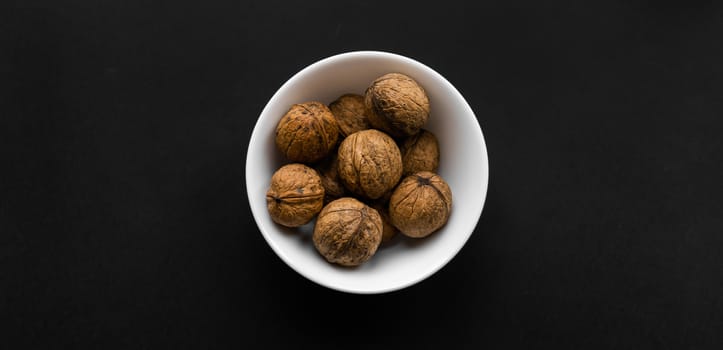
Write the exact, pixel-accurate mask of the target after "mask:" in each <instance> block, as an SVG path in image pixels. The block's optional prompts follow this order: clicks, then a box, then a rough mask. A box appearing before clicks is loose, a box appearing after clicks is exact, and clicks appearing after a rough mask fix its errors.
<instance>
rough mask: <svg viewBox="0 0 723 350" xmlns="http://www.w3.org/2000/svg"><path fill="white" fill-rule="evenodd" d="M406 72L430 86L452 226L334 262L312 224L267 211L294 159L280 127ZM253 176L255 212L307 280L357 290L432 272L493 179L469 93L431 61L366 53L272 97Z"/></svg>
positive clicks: (256, 142) (469, 225)
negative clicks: (298, 109) (279, 142)
mask: <svg viewBox="0 0 723 350" xmlns="http://www.w3.org/2000/svg"><path fill="white" fill-rule="evenodd" d="M389 72H399V73H403V74H407V75H409V76H411V77H413V78H414V79H415V80H417V81H418V82H419V83H420V84H421V85H422V86H423V87H424V89H425V90H426V92H427V94H428V96H429V99H430V105H431V114H430V118H429V122H428V124H427V125H426V126H425V128H426V129H428V130H430V131H432V132H433V133H434V134H435V135H436V136H437V138H438V141H439V145H440V165H439V170H438V173H439V175H441V176H442V177H443V178H444V179H445V180H446V181H447V183H448V184H449V186H450V188H451V190H452V197H453V205H452V214H451V216H450V218H449V221H448V222H447V224H446V225H445V226H444V227H442V228H441V229H440V230H439V231H437V232H435V233H433V234H432V235H430V236H428V237H427V238H424V239H418V240H413V239H409V238H406V237H396V238H395V239H393V240H392V241H391V242H389V243H387V244H383V245H382V246H380V247H379V249H378V250H377V253H376V255H375V256H373V257H372V258H371V259H370V260H368V261H367V262H366V263H364V264H362V265H361V266H359V267H356V268H344V267H339V266H336V265H332V264H329V263H327V262H326V261H325V260H324V258H323V257H322V256H321V255H319V254H318V253H317V252H316V250H315V249H314V246H313V243H312V241H311V233H312V230H313V222H312V223H310V224H308V225H306V226H304V227H302V228H300V229H288V228H284V227H282V226H280V225H277V224H275V223H274V222H273V221H272V220H271V218H270V216H269V214H268V212H267V209H266V198H265V195H266V190H267V189H268V186H269V182H270V179H271V176H272V175H273V173H274V171H276V170H277V169H278V168H279V167H280V166H281V165H283V164H286V163H288V161H287V160H285V159H284V158H283V156H282V155H281V154H280V152H278V151H277V150H276V146H275V144H274V132H275V128H276V124H277V123H278V121H279V119H280V118H281V116H282V115H283V114H284V113H285V112H286V111H287V110H288V109H289V107H290V106H291V105H292V104H294V103H300V102H305V101H311V100H315V101H320V102H323V103H326V104H328V103H330V102H332V101H334V100H335V99H336V98H337V97H339V96H340V95H342V94H344V93H357V94H363V93H364V90H365V89H366V88H367V86H368V85H369V84H370V83H371V82H372V81H373V80H374V79H375V78H377V77H378V76H380V75H383V74H385V73H389ZM246 182H247V184H246V185H247V191H248V196H249V202H250V206H251V211H252V213H253V215H254V218H255V220H256V223H257V224H258V227H259V229H260V231H261V233H262V234H263V236H264V238H265V239H266V241H267V242H268V244H269V245H270V246H271V248H272V249H273V250H274V251H275V252H276V254H277V255H278V256H279V257H280V258H281V259H282V260H283V261H285V262H286V263H287V264H288V265H289V266H291V267H292V268H293V269H294V270H296V271H297V272H298V273H300V274H301V275H303V276H305V277H306V278H308V279H310V280H312V281H314V282H316V283H318V284H321V285H323V286H326V287H329V288H332V289H336V290H340V291H345V292H352V293H381V292H388V291H392V290H396V289H400V288H404V287H406V286H409V285H411V284H414V283H416V282H419V281H421V280H423V279H424V278H426V277H428V276H430V275H431V274H433V273H434V272H436V271H437V270H439V269H440V268H441V267H442V266H444V265H445V264H446V263H447V262H448V261H449V260H450V259H452V258H453V257H454V256H455V255H456V254H457V252H458V251H459V250H460V249H461V248H462V246H463V245H464V244H465V242H466V241H467V239H468V238H469V236H470V235H471V234H472V232H473V231H474V228H475V226H476V225H477V222H478V220H479V217H480V214H481V213H482V207H483V205H484V200H485V196H486V193H487V182H488V163H487V150H486V147H485V143H484V138H483V136H482V131H481V129H480V126H479V123H478V122H477V119H476V118H475V115H474V113H473V112H472V110H471V108H470V107H469V105H468V104H467V102H466V101H465V100H464V98H463V97H462V95H461V94H460V93H459V92H458V91H457V90H456V89H455V88H454V87H453V86H452V85H451V84H450V83H449V82H448V81H447V80H446V79H444V78H443V77H442V76H441V75H439V74H438V73H436V72H435V71H433V70H432V69H430V68H429V67H427V66H425V65H423V64H421V63H419V62H417V61H415V60H412V59H409V58H406V57H403V56H399V55H396V54H391V53H385V52H376V51H359V52H351V53H345V54H340V55H336V56H332V57H329V58H326V59H323V60H321V61H319V62H316V63H314V64H312V65H310V66H308V67H306V68H305V69H303V70H302V71H300V72H299V73H297V74H296V75H294V76H293V77H292V78H291V79H289V80H288V81H287V82H286V83H285V84H284V85H283V86H282V87H281V88H280V89H279V90H278V91H277V92H276V94H275V95H274V96H273V97H272V98H271V100H270V101H269V102H268V104H267V105H266V107H265V108H264V110H263V111H262V113H261V116H260V117H259V119H258V121H257V123H256V126H255V128H254V130H253V133H252V135H251V141H250V144H249V149H248V154H247V159H246Z"/></svg>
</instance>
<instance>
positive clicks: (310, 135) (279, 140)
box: [276, 101, 339, 163]
mask: <svg viewBox="0 0 723 350" xmlns="http://www.w3.org/2000/svg"><path fill="white" fill-rule="evenodd" d="M338 139H339V127H338V126H337V124H336V119H335V118H334V115H333V114H332V113H331V111H330V110H329V108H328V107H326V105H324V104H323V103H321V102H315V101H312V102H305V103H300V104H295V105H293V106H291V108H290V109H289V111H288V112H286V114H285V115H284V116H283V117H282V118H281V120H280V121H279V124H277V125H276V147H277V148H278V149H279V151H281V153H283V154H284V156H286V158H287V159H289V160H291V161H293V162H300V163H313V162H316V161H318V160H320V159H322V158H324V157H326V156H327V155H328V154H329V152H330V151H331V150H333V149H334V147H335V146H336V144H337V141H338Z"/></svg>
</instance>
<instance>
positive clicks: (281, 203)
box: [266, 163, 324, 227]
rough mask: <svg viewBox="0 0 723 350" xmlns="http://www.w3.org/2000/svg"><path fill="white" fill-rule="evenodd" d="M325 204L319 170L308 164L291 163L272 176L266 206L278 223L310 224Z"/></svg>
mask: <svg viewBox="0 0 723 350" xmlns="http://www.w3.org/2000/svg"><path fill="white" fill-rule="evenodd" d="M323 205H324V187H323V186H322V185H321V178H319V175H318V174H317V173H316V171H315V170H314V169H312V168H310V167H308V166H306V165H303V164H299V163H293V164H287V165H284V166H282V167H281V168H279V169H278V170H276V172H275V173H274V175H273V176H271V186H270V187H269V190H268V191H267V192H266V207H267V209H268V210H269V214H271V219H272V220H274V222H276V223H278V224H281V225H284V226H288V227H299V226H302V225H305V224H307V223H308V222H309V221H311V219H313V218H314V216H315V215H316V214H318V213H319V211H321V208H322V207H323Z"/></svg>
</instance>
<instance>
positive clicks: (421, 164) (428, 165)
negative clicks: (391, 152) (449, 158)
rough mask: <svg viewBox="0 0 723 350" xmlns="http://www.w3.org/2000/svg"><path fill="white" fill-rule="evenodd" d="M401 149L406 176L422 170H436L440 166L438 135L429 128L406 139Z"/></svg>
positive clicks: (400, 146)
mask: <svg viewBox="0 0 723 350" xmlns="http://www.w3.org/2000/svg"><path fill="white" fill-rule="evenodd" d="M399 151H400V152H401V153H402V168H403V169H404V171H403V175H405V176H406V175H411V174H414V173H416V172H420V171H431V172H436V171H437V167H439V143H438V142H437V137H436V136H434V134H432V133H431V132H429V131H427V130H424V129H422V130H420V131H419V132H418V133H416V134H414V135H412V136H409V137H407V138H406V139H404V140H403V141H402V142H401V143H400V145H399Z"/></svg>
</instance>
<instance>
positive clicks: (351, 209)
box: [312, 197, 382, 266]
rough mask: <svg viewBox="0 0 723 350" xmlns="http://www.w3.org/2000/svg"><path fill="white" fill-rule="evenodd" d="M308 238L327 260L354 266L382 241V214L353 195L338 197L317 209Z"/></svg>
mask: <svg viewBox="0 0 723 350" xmlns="http://www.w3.org/2000/svg"><path fill="white" fill-rule="evenodd" d="M312 240H313V241H314V247H316V250H317V251H319V253H320V254H321V255H322V256H323V257H324V258H325V259H326V260H327V261H329V262H331V263H335V264H339V265H343V266H357V265H360V264H362V263H363V262H365V261H367V260H369V258H371V257H372V256H373V255H374V253H376V251H377V248H378V247H379V243H380V242H381V241H382V218H381V216H379V213H377V211H376V210H374V209H373V208H371V207H369V206H367V205H366V204H364V203H362V202H360V201H358V200H356V199H354V198H351V197H344V198H339V199H337V200H335V201H332V202H331V203H329V204H327V205H326V206H325V207H324V209H322V210H321V213H319V217H318V218H317V219H316V224H315V225H314V234H313V236H312Z"/></svg>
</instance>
